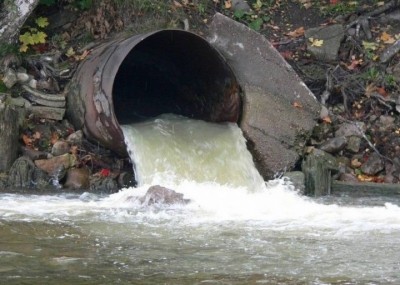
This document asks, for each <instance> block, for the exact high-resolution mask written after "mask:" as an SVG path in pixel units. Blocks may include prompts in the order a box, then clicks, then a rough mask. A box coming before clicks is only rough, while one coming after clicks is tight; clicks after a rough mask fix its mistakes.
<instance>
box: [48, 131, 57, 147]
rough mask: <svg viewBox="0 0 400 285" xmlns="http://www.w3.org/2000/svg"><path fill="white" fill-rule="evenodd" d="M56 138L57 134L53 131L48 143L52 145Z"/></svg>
mask: <svg viewBox="0 0 400 285" xmlns="http://www.w3.org/2000/svg"><path fill="white" fill-rule="evenodd" d="M58 139H59V136H58V134H57V133H56V132H53V133H52V134H51V138H50V143H51V144H52V145H53V144H55V143H56V142H57V141H58Z"/></svg>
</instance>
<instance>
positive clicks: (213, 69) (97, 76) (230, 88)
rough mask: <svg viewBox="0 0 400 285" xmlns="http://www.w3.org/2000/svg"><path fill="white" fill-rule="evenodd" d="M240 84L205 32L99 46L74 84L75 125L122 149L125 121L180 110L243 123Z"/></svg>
mask: <svg viewBox="0 0 400 285" xmlns="http://www.w3.org/2000/svg"><path fill="white" fill-rule="evenodd" d="M240 112H241V98H240V87H239V84H238V82H237V80H236V78H235V75H234V73H233V72H232V70H231V68H230V67H229V66H228V64H227V63H226V62H225V60H224V58H223V57H222V56H221V55H220V53H219V52H218V51H217V50H216V49H215V48H213V47H212V46H211V45H210V44H209V43H208V42H207V41H206V40H205V39H203V38H201V37H199V36H197V35H195V34H193V33H190V32H186V31H181V30H162V31H157V32H153V33H149V34H146V35H136V36H133V37H130V38H128V39H119V40H114V41H111V42H108V43H106V44H103V45H101V46H98V47H96V48H95V49H94V50H93V51H92V52H91V53H90V55H89V56H88V57H87V58H86V60H85V61H84V62H82V63H81V64H80V66H79V68H78V69H77V71H76V73H75V76H74V78H73V80H72V81H71V83H70V86H69V88H68V106H67V115H68V117H69V119H70V120H71V122H72V123H73V124H74V126H75V127H76V128H79V129H83V130H84V132H85V134H86V136H87V137H88V138H89V139H91V140H93V141H98V142H99V143H100V144H102V145H103V146H104V147H106V148H109V149H111V150H113V151H115V152H116V153H118V154H120V155H125V154H126V147H125V143H124V137H123V134H122V131H121V128H120V124H129V123H134V122H139V121H142V120H145V119H147V118H150V117H155V116H158V115H160V114H163V113H175V114H180V115H184V116H187V117H190V118H195V119H202V120H206V121H211V122H227V121H229V122H238V120H239V116H240Z"/></svg>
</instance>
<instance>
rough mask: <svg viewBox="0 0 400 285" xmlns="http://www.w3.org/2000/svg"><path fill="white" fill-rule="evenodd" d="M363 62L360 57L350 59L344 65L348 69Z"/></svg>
mask: <svg viewBox="0 0 400 285" xmlns="http://www.w3.org/2000/svg"><path fill="white" fill-rule="evenodd" d="M362 63H363V60H362V59H352V60H351V63H350V64H347V65H346V67H347V69H348V70H354V69H356V68H357V67H359V66H360V65H361V64H362Z"/></svg>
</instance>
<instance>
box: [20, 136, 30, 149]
mask: <svg viewBox="0 0 400 285" xmlns="http://www.w3.org/2000/svg"><path fill="white" fill-rule="evenodd" d="M22 141H23V142H24V144H25V145H26V146H32V139H31V138H30V137H28V136H27V135H22Z"/></svg>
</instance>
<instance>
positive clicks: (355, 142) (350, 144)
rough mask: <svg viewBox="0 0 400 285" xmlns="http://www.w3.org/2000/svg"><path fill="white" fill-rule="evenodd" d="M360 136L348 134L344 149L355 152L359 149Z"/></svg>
mask: <svg viewBox="0 0 400 285" xmlns="http://www.w3.org/2000/svg"><path fill="white" fill-rule="evenodd" d="M360 146H361V138H359V137H356V136H350V137H348V139H347V146H346V149H347V150H348V151H350V152H352V153H357V152H359V151H360Z"/></svg>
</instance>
